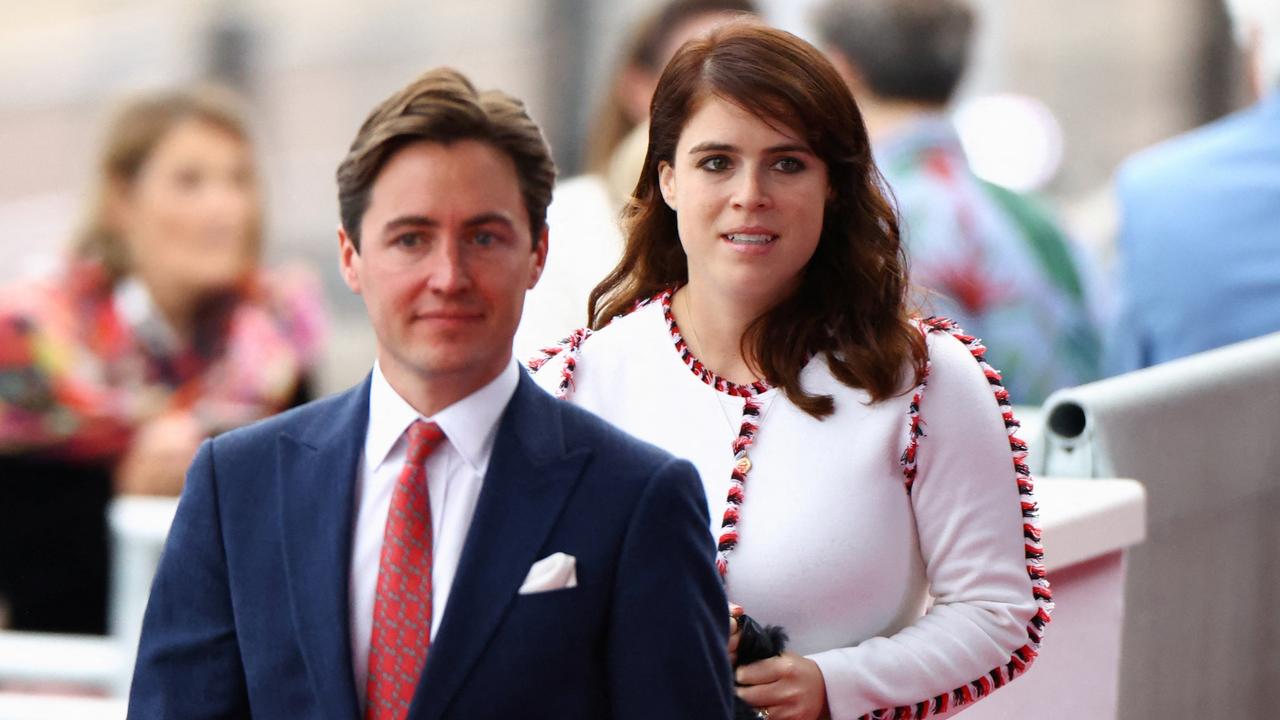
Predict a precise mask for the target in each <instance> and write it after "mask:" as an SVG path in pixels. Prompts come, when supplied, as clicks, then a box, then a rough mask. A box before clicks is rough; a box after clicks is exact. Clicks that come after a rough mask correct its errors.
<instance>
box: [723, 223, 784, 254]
mask: <svg viewBox="0 0 1280 720" xmlns="http://www.w3.org/2000/svg"><path fill="white" fill-rule="evenodd" d="M720 238H721V239H722V240H724V241H725V242H726V243H728V244H729V247H730V248H731V249H733V250H734V251H735V252H738V253H741V254H743V255H764V254H767V253H768V252H769V251H770V250H772V249H773V245H774V243H776V242H778V236H777V235H775V234H773V233H771V232H769V231H767V230H756V229H755V228H752V230H751V231H750V232H747V231H735V232H729V233H724V234H723V235H721V236H720Z"/></svg>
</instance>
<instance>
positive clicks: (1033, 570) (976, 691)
mask: <svg viewBox="0 0 1280 720" xmlns="http://www.w3.org/2000/svg"><path fill="white" fill-rule="evenodd" d="M920 329H921V332H925V333H946V334H948V335H951V336H952V337H954V338H955V339H957V340H959V341H960V342H961V344H963V345H964V346H965V348H966V349H967V350H968V351H969V354H971V355H972V356H973V358H974V360H976V361H977V362H978V365H979V367H981V368H982V372H983V374H984V375H986V377H987V382H988V383H989V384H990V385H991V391H992V393H993V394H994V395H995V398H996V403H997V404H998V405H999V406H1000V413H1001V415H1002V416H1003V417H1004V426H1005V430H1006V432H1007V433H1008V436H1009V451H1010V454H1011V457H1012V463H1013V476H1014V480H1015V481H1016V482H1017V483H1018V496H1019V497H1020V498H1021V502H1022V534H1023V544H1024V548H1025V554H1026V561H1027V575H1028V577H1030V578H1031V594H1032V596H1033V597H1034V599H1035V602H1036V606H1037V607H1036V614H1035V615H1034V616H1032V618H1031V621H1030V622H1029V623H1028V624H1027V644H1026V645H1023V646H1022V647H1020V648H1018V649H1017V650H1015V651H1014V652H1013V655H1011V656H1010V657H1009V660H1008V661H1007V662H1006V663H1005V664H1003V665H1001V666H999V667H996V668H993V669H992V670H991V671H990V672H988V673H987V674H986V675H983V676H981V677H979V678H977V679H975V680H973V681H971V682H969V683H968V684H966V685H962V686H960V687H958V688H955V689H954V690H952V691H950V692H948V693H944V694H942V695H938V696H937V697H934V698H930V699H926V700H921V701H920V702H917V703H915V704H914V705H900V706H898V707H894V708H880V709H878V710H873V711H872V712H870V713H867V714H865V715H863V716H862V717H861V718H859V720H924V718H928V717H932V716H934V715H938V714H941V713H945V712H947V711H949V710H953V709H955V708H957V707H961V706H964V705H969V704H971V703H973V702H976V701H977V700H979V699H981V698H983V697H986V696H987V695H988V694H990V693H991V692H993V691H994V690H996V689H997V688H1000V687H1003V686H1004V685H1005V684H1006V683H1009V682H1011V681H1012V680H1013V679H1014V678H1016V677H1018V676H1019V675H1021V674H1023V673H1024V672H1026V670H1027V668H1028V667H1029V666H1030V665H1031V663H1032V662H1033V661H1034V660H1035V658H1036V656H1037V655H1039V650H1040V642H1041V638H1042V637H1043V635H1044V627H1045V625H1047V624H1048V623H1049V621H1050V614H1051V613H1052V612H1053V593H1052V591H1051V590H1050V589H1049V580H1048V578H1047V577H1046V575H1045V568H1044V546H1043V545H1042V544H1041V542H1040V538H1041V535H1040V526H1039V521H1038V516H1039V508H1038V506H1037V505H1036V501H1035V495H1034V492H1033V490H1034V488H1033V482H1032V478H1031V469H1030V468H1029V467H1028V466H1027V444H1026V443H1025V442H1023V441H1022V439H1020V438H1019V437H1018V436H1017V430H1018V428H1019V427H1020V425H1019V423H1018V421H1017V419H1015V418H1014V416H1013V405H1012V404H1011V403H1010V402H1009V391H1008V390H1006V389H1005V388H1004V385H1003V384H1002V383H1003V380H1002V379H1001V377H1000V373H999V371H997V370H996V369H995V368H993V367H991V366H990V365H989V364H987V361H986V351H987V349H986V347H984V346H983V345H982V341H981V340H979V339H978V338H976V337H973V336H972V335H967V334H965V333H964V331H962V330H961V329H960V328H959V327H958V326H957V325H956V324H955V323H954V322H952V321H951V320H948V319H946V318H940V317H930V318H926V319H924V320H921V321H920ZM928 370H929V367H928V366H926V368H925V378H924V380H923V381H922V382H921V383H920V384H919V385H918V386H917V387H916V389H915V392H914V394H913V395H912V397H911V404H910V406H909V409H908V411H907V415H908V433H909V439H908V442H907V449H906V450H905V451H903V453H902V460H901V463H902V475H903V480H904V484H905V486H906V490H907V493H908V494H910V493H911V488H912V485H913V483H914V482H915V479H916V462H917V460H918V454H919V447H920V439H921V438H924V437H926V435H925V432H924V427H925V423H924V420H923V419H922V418H921V417H920V401H921V399H922V398H923V397H924V390H925V385H926V384H927V382H928Z"/></svg>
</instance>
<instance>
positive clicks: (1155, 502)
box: [1035, 308, 1280, 720]
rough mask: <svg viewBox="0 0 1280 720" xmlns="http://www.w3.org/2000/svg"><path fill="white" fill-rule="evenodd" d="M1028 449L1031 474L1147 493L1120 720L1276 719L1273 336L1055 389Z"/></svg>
mask: <svg viewBox="0 0 1280 720" xmlns="http://www.w3.org/2000/svg"><path fill="white" fill-rule="evenodd" d="M1223 311H1224V312H1229V311H1230V309H1229V308H1223ZM1038 450H1039V452H1038V456H1037V457H1036V458H1035V465H1036V466H1038V467H1036V468H1035V469H1036V470H1038V471H1040V472H1041V473H1042V474H1050V475H1075V476H1086V477H1113V476H1123V477H1132V478H1136V479H1138V480H1140V481H1141V482H1142V483H1143V484H1144V485H1145V486H1146V489H1147V493H1148V496H1149V510H1148V518H1149V527H1148V540H1147V543H1146V544H1145V545H1143V546H1142V547H1140V548H1136V549H1135V550H1134V551H1133V553H1132V555H1131V557H1130V566H1129V572H1128V580H1127V582H1128V594H1127V596H1128V603H1129V612H1128V615H1127V620H1126V623H1125V636H1124V646H1123V647H1124V650H1123V659H1122V668H1121V691H1120V709H1121V712H1120V717H1122V718H1125V719H1126V720H1164V719H1166V718H1183V717H1186V718H1191V717H1277V716H1278V715H1277V713H1280V710H1278V708H1280V682H1277V680H1278V679H1280V632H1278V631H1277V628H1280V623H1278V622H1277V621H1276V619H1275V612H1276V598H1277V597H1280V573H1278V572H1277V564H1276V554H1277V552H1278V551H1280V517H1278V515H1280V334H1276V335H1270V336H1267V337H1264V338H1259V339H1256V340H1251V341H1248V342H1244V343H1239V344H1237V345H1232V346H1229V347H1226V348H1222V349H1219V350H1214V351H1211V352H1207V353H1201V354H1199V355H1195V356H1192V357H1188V358H1184V359H1181V360H1177V361H1174V362H1170V363H1166V364H1163V365H1158V366H1155V367H1151V368H1147V369H1145V370H1140V371H1138V372H1133V373H1129V374H1126V375H1122V376H1119V377H1115V378H1111V379H1108V380H1103V381H1101V382H1097V383H1092V384H1089V385H1084V386H1081V387H1078V388H1072V389H1069V390H1064V391H1060V392H1058V393H1055V394H1054V395H1053V396H1052V397H1050V398H1049V400H1048V401H1047V402H1046V403H1045V413H1044V434H1043V436H1042V438H1041V440H1040V442H1039V443H1038Z"/></svg>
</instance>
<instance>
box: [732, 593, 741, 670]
mask: <svg viewBox="0 0 1280 720" xmlns="http://www.w3.org/2000/svg"><path fill="white" fill-rule="evenodd" d="M743 612H744V611H743V609H742V606H741V605H738V604H736V603H729V666H730V667H734V666H736V665H737V664H738V641H739V640H741V639H742V626H741V625H739V624H738V618H740V617H742V614H743Z"/></svg>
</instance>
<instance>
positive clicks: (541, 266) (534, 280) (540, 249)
mask: <svg viewBox="0 0 1280 720" xmlns="http://www.w3.org/2000/svg"><path fill="white" fill-rule="evenodd" d="M550 244H551V229H550V228H549V227H548V226H546V225H543V226H542V231H541V232H539V233H538V241H537V242H536V243H534V244H533V255H534V258H533V266H532V267H531V268H530V269H529V285H528V287H527V288H526V289H528V290H532V289H533V287H534V286H535V285H537V284H538V279H539V278H541V277H542V271H543V270H545V269H546V268H547V251H548V250H549V249H550Z"/></svg>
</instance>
